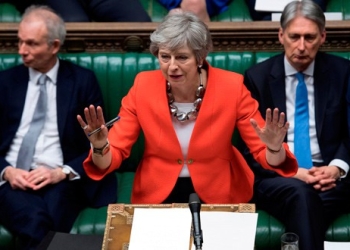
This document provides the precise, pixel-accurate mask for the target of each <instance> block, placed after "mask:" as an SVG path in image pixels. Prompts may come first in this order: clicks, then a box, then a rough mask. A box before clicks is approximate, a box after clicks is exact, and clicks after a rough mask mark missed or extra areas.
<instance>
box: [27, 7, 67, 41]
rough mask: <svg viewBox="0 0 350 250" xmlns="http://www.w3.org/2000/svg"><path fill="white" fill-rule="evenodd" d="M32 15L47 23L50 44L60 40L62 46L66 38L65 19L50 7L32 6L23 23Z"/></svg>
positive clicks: (28, 9)
mask: <svg viewBox="0 0 350 250" xmlns="http://www.w3.org/2000/svg"><path fill="white" fill-rule="evenodd" d="M32 15H33V16H35V17H40V18H41V19H42V20H43V22H44V23H45V25H46V29H47V42H48V44H49V45H51V44H52V43H53V42H54V41H55V40H56V39H58V40H60V42H61V46H62V45H63V43H64V40H65V38H66V26H65V23H64V21H63V19H62V18H61V17H60V16H59V15H58V14H57V13H56V12H55V11H54V10H53V9H51V8H50V7H48V6H45V5H32V6H29V7H28V8H27V9H26V10H25V12H24V14H23V16H22V20H21V22H23V21H25V20H26V19H27V18H28V19H29V18H30V17H31V16H32Z"/></svg>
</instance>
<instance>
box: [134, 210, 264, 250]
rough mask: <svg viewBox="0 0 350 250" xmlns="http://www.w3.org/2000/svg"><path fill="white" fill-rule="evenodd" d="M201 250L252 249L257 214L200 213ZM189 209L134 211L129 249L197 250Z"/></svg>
mask: <svg viewBox="0 0 350 250" xmlns="http://www.w3.org/2000/svg"><path fill="white" fill-rule="evenodd" d="M200 217H201V227H202V232H203V248H202V250H226V249H235V250H253V249H254V242H255V233H256V225H257V219H258V214H257V213H234V212H214V211H201V212H200ZM191 226H192V215H191V212H190V209H189V208H170V209H169V208H135V210H134V217H133V223H132V228H131V234H130V242H129V250H164V249H166V250H189V249H192V250H194V249H195V247H194V245H193V243H191V242H192V237H191Z"/></svg>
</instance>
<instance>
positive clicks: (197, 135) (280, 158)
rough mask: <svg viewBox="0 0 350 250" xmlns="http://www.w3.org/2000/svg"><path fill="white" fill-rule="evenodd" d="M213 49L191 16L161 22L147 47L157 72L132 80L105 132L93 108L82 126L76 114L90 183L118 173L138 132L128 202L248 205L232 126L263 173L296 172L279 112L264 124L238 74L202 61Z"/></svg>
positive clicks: (246, 172)
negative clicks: (194, 199) (191, 200)
mask: <svg viewBox="0 0 350 250" xmlns="http://www.w3.org/2000/svg"><path fill="white" fill-rule="evenodd" d="M211 48H212V41H211V36H210V33H209V30H208V27H207V26H206V25H205V24H204V23H203V22H202V21H200V20H199V19H198V18H197V17H196V16H195V15H193V14H190V13H177V14H173V15H168V16H167V17H166V18H165V19H164V21H163V22H162V23H161V24H160V25H159V27H158V28H157V30H156V31H154V32H153V34H152V35H151V45H150V51H151V52H152V53H153V54H154V55H155V56H156V57H157V58H158V60H159V64H160V69H159V70H154V71H148V72H142V73H139V74H138V75H137V76H136V78H135V82H134V85H133V86H132V88H131V89H130V91H129V93H128V94H127V95H126V96H125V97H124V98H123V100H122V107H121V109H120V113H119V116H120V117H121V119H120V121H118V122H117V123H115V124H114V126H113V127H112V128H111V130H110V131H108V129H107V127H106V126H105V125H104V124H105V121H104V117H103V114H102V109H101V108H100V107H97V108H95V107H94V106H92V105H91V106H90V107H87V108H85V110H84V115H85V119H86V121H84V119H83V118H82V117H80V116H78V121H79V123H80V125H81V126H82V128H84V131H85V133H86V135H87V138H88V139H89V140H90V142H91V145H92V148H93V149H92V150H91V152H90V155H89V156H88V158H87V159H86V160H85V162H84V168H85V170H86V172H87V174H88V175H89V176H90V177H91V178H92V179H95V180H99V179H102V178H103V177H104V176H105V175H106V174H108V173H110V172H112V171H114V170H116V169H118V168H119V166H120V164H121V162H122V161H123V160H124V159H126V158H128V157H129V155H130V150H131V147H132V145H133V144H134V143H135V141H136V140H137V138H138V136H139V134H140V131H141V130H142V131H143V134H144V137H145V151H144V155H143V158H142V160H141V162H140V164H139V166H138V169H137V172H136V175H135V181H134V186H133V192H132V203H172V202H188V197H189V194H190V193H193V192H196V193H197V194H198V196H199V197H200V199H201V200H202V201H203V202H205V203H241V202H248V201H249V200H250V199H251V198H252V192H253V191H252V190H253V180H254V176H253V173H252V171H251V170H250V168H249V166H248V165H247V163H246V161H245V160H244V159H243V157H242V155H241V154H240V153H239V151H238V150H237V149H236V148H235V147H234V146H232V144H231V138H232V135H233V132H234V130H235V128H238V130H239V133H240V136H241V137H242V138H243V139H244V141H245V142H246V144H247V146H248V147H249V148H250V151H251V152H252V154H253V156H254V157H255V159H256V160H257V161H258V162H259V163H260V164H261V165H262V166H263V167H264V168H266V169H270V170H273V171H276V172H277V173H279V174H281V175H283V176H293V175H294V174H295V173H296V170H297V162H296V160H295V158H294V156H293V155H292V154H291V153H290V151H289V150H288V147H287V145H286V144H285V143H283V139H284V137H285V134H286V132H287V130H288V127H289V123H288V122H285V114H284V113H280V114H279V111H278V109H276V110H273V111H271V110H267V114H266V122H265V121H264V119H263V118H262V117H261V115H260V113H259V111H258V103H257V102H256V101H255V100H254V99H253V98H252V97H251V95H250V92H249V91H248V90H247V89H246V87H245V86H244V84H243V76H242V75H240V74H237V73H234V72H230V71H226V70H222V69H218V68H213V67H211V66H210V65H209V64H208V63H207V62H206V61H205V58H206V56H207V55H208V52H209V51H210V49H211ZM97 128H101V131H100V132H98V133H95V134H93V135H91V136H88V134H89V133H90V132H91V131H93V130H95V129H97ZM109 149H110V150H109Z"/></svg>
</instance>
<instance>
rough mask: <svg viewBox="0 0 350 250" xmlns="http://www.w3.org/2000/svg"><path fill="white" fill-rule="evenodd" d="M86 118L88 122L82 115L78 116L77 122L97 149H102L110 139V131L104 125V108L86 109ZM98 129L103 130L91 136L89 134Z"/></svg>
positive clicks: (93, 107)
mask: <svg viewBox="0 0 350 250" xmlns="http://www.w3.org/2000/svg"><path fill="white" fill-rule="evenodd" d="M84 116H85V120H86V122H85V121H84V119H83V118H82V117H81V116H80V115H78V116H77V120H78V122H79V124H80V126H81V128H82V129H83V130H84V133H85V135H86V137H87V138H88V139H89V141H90V142H91V144H92V145H93V146H94V147H95V148H102V147H103V146H104V145H105V144H106V141H107V137H108V129H107V127H106V126H105V125H104V124H105V120H104V117H103V112H102V108H101V107H100V106H98V107H97V108H95V106H94V105H90V106H89V107H88V108H85V109H84ZM98 128H101V131H100V132H98V133H95V134H93V135H91V136H89V133H91V132H92V131H94V130H95V129H98Z"/></svg>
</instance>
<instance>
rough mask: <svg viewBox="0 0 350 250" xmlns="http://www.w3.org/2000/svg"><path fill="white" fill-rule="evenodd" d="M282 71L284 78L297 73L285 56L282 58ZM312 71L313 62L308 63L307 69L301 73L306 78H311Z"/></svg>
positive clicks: (313, 67)
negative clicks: (284, 74)
mask: <svg viewBox="0 0 350 250" xmlns="http://www.w3.org/2000/svg"><path fill="white" fill-rule="evenodd" d="M284 70H285V72H286V76H292V75H295V74H296V73H298V71H297V70H296V69H295V68H293V66H292V65H291V64H290V63H289V61H288V60H287V57H286V56H284ZM314 70H315V60H313V61H312V62H311V63H310V65H309V67H307V68H306V70H304V71H303V73H304V75H307V76H313V75H314Z"/></svg>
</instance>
